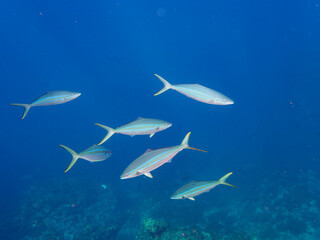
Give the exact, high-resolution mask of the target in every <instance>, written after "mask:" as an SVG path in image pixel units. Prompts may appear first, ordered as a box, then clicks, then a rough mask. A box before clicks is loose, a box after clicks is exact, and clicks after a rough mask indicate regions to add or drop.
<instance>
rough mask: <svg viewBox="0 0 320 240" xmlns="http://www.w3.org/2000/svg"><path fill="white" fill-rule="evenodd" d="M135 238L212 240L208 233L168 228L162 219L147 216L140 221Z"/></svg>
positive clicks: (139, 239)
mask: <svg viewBox="0 0 320 240" xmlns="http://www.w3.org/2000/svg"><path fill="white" fill-rule="evenodd" d="M136 239H137V240H152V239H157V240H182V239H185V240H213V238H212V236H211V234H210V233H207V232H204V231H199V230H196V229H191V228H190V229H185V230H181V229H176V228H170V227H169V225H168V224H167V223H166V222H165V221H164V220H156V219H153V218H147V219H144V220H143V221H142V224H141V227H140V230H139V231H138V233H137V236H136Z"/></svg>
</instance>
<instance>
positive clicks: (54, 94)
mask: <svg viewBox="0 0 320 240" xmlns="http://www.w3.org/2000/svg"><path fill="white" fill-rule="evenodd" d="M80 95H81V93H77V92H70V91H50V92H47V93H45V94H43V95H42V96H40V97H38V98H37V99H36V100H34V101H33V102H32V103H30V104H21V103H11V104H10V105H14V106H20V107H24V113H23V116H22V119H24V118H25V116H26V115H27V113H28V111H29V110H30V108H31V107H39V106H50V105H57V104H62V103H66V102H69V101H71V100H73V99H75V98H77V97H79V96H80Z"/></svg>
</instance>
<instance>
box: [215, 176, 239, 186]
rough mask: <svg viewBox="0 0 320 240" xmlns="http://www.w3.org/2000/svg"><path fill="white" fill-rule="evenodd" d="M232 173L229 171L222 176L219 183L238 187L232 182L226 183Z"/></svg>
mask: <svg viewBox="0 0 320 240" xmlns="http://www.w3.org/2000/svg"><path fill="white" fill-rule="evenodd" d="M231 174H232V172H229V173H227V174H226V175H224V176H223V177H222V178H220V179H219V180H218V183H219V184H223V185H227V186H230V187H236V188H237V186H234V185H231V184H229V183H226V180H227V178H228V177H229V176H230V175H231Z"/></svg>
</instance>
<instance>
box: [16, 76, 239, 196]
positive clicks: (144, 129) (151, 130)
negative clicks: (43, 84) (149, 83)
mask: <svg viewBox="0 0 320 240" xmlns="http://www.w3.org/2000/svg"><path fill="white" fill-rule="evenodd" d="M154 75H155V76H156V77H157V78H158V79H159V80H160V81H161V82H162V83H163V84H164V87H163V88H162V89H161V90H160V91H159V92H157V93H156V94H154V96H156V95H159V94H161V93H163V92H165V91H167V90H169V89H172V90H176V91H177V92H179V93H181V94H183V95H185V96H187V97H189V98H192V99H194V100H197V101H199V102H203V103H207V104H213V105H230V104H234V101H233V100H231V99H230V98H228V97H227V96H225V95H223V94H222V93H219V92H217V91H215V90H212V89H210V88H207V87H204V86H202V85H199V84H177V85H172V84H170V83H169V82H168V81H166V80H165V79H164V78H162V77H161V76H159V75H157V74H154ZM80 95H81V93H78V92H70V91H50V92H47V93H45V94H43V95H41V96H40V97H38V98H37V99H36V100H34V101H33V102H31V103H29V104H22V103H11V104H10V105H14V106H19V107H23V108H24V112H23V115H22V117H21V119H24V118H25V117H26V115H27V113H28V112H29V110H30V108H31V107H37V106H49V105H58V104H62V103H66V102H69V101H72V100H74V99H76V98H78V97H79V96H80ZM96 125H97V126H99V127H101V128H103V129H105V130H106V131H107V134H106V136H105V137H104V138H103V139H102V140H101V141H100V143H99V144H98V145H96V144H95V145H93V146H91V147H89V148H87V149H85V150H83V151H82V152H80V153H76V152H75V151H74V150H72V149H71V148H69V147H67V146H64V145H60V146H61V147H62V148H64V149H65V150H66V151H67V152H69V153H70V154H71V156H72V159H71V162H70V164H69V166H68V167H67V169H66V170H65V172H68V171H69V170H70V169H71V168H72V167H73V166H74V164H75V163H76V162H77V160H78V159H84V160H87V161H89V162H100V161H104V160H106V159H108V158H109V157H110V156H111V154H112V152H111V151H110V150H108V149H106V148H105V147H103V146H101V145H102V144H103V143H105V142H106V141H107V140H108V139H109V138H110V137H111V136H112V135H114V134H115V133H119V134H123V135H129V136H135V135H149V137H150V138H151V137H152V136H153V135H154V134H155V133H157V132H160V131H163V130H166V129H168V128H169V127H171V126H172V123H170V122H167V121H164V120H159V119H151V118H142V117H139V118H138V119H136V120H134V121H132V122H130V123H127V124H125V125H122V126H120V127H117V128H114V129H113V128H111V127H107V126H105V125H102V124H99V123H96ZM190 134H191V133H190V132H189V133H187V135H186V136H185V137H184V139H183V141H182V142H181V144H180V145H177V146H172V147H165V148H159V149H156V150H151V149H148V150H147V151H146V152H145V153H144V154H142V155H141V156H140V157H138V158H137V159H135V160H134V161H133V162H131V163H130V164H129V165H128V167H126V169H125V170H124V171H123V173H122V174H121V176H120V178H121V179H129V178H134V177H138V176H141V175H144V176H147V177H149V178H153V176H152V175H151V171H153V170H155V169H157V168H159V167H161V166H162V165H163V164H165V163H167V162H171V160H172V159H173V158H174V157H175V156H176V155H177V154H178V153H179V152H181V151H182V150H184V149H192V150H197V151H201V152H206V151H204V150H201V149H197V148H193V147H190V146H189V137H190ZM231 174H232V172H230V173H228V174H226V175H224V176H223V177H222V178H220V179H219V180H218V181H194V182H191V183H188V184H186V185H184V186H182V187H180V188H179V189H178V190H177V191H176V192H175V193H174V194H173V195H172V196H171V199H190V200H195V199H194V197H196V196H198V195H200V194H202V193H205V192H209V191H210V190H211V189H212V188H214V187H216V186H218V185H221V184H222V185H227V186H231V187H235V186H233V185H231V184H229V183H226V179H227V178H228V177H229V176H230V175H231Z"/></svg>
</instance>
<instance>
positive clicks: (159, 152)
mask: <svg viewBox="0 0 320 240" xmlns="http://www.w3.org/2000/svg"><path fill="white" fill-rule="evenodd" d="M189 136H190V132H189V133H188V134H187V135H186V136H185V138H184V139H183V141H182V143H181V144H180V145H178V146H174V147H167V148H160V149H156V150H147V151H146V152H145V153H144V154H143V155H141V156H140V157H138V158H137V159H136V160H134V161H133V162H132V163H131V164H130V165H129V166H128V167H127V168H126V169H125V170H124V172H123V173H122V174H121V176H120V178H121V179H128V178H133V177H137V176H140V175H143V174H144V175H146V176H148V177H151V178H152V175H151V174H150V172H151V171H153V170H154V169H157V168H158V167H160V166H162V165H163V164H164V163H166V162H170V161H171V159H172V158H173V157H174V156H176V155H177V154H178V153H179V152H180V151H182V150H183V149H193V150H199V151H203V150H200V149H196V148H192V147H190V146H189V145H188V140H189ZM204 152H205V151H204Z"/></svg>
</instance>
